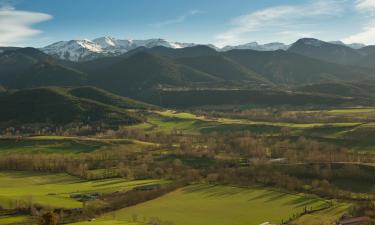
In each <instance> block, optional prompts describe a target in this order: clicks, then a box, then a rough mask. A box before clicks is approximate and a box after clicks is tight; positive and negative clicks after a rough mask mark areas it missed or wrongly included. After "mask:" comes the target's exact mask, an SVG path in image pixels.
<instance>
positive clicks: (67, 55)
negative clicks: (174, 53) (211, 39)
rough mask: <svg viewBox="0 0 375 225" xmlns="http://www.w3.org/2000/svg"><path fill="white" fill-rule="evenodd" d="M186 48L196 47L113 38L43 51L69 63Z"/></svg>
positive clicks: (59, 45) (56, 45)
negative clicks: (138, 50)
mask: <svg viewBox="0 0 375 225" xmlns="http://www.w3.org/2000/svg"><path fill="white" fill-rule="evenodd" d="M156 46H164V47H167V48H176V49H177V48H186V47H192V46H195V44H193V43H180V42H169V41H166V40H164V39H148V40H120V39H115V38H112V37H100V38H96V39H94V40H72V41H60V42H56V43H54V44H51V45H49V46H46V47H44V48H42V49H41V50H42V51H43V52H45V53H47V54H49V55H52V56H55V57H58V58H60V59H63V60H69V61H87V60H91V59H94V58H99V57H105V56H116V55H121V54H124V53H126V52H128V51H130V50H132V49H135V48H138V47H146V48H153V47H156Z"/></svg>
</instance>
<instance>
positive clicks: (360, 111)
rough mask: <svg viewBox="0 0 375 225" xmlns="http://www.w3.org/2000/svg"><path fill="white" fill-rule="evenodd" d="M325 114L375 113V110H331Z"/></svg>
mask: <svg viewBox="0 0 375 225" xmlns="http://www.w3.org/2000/svg"><path fill="white" fill-rule="evenodd" d="M327 112H329V113H335V114H339V113H345V114H346V113H370V112H375V108H345V109H333V110H328V111H327Z"/></svg>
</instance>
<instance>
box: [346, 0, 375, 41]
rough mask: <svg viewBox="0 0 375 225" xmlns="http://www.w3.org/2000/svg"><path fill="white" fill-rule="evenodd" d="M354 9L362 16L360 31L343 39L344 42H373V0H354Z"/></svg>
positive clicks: (374, 24) (374, 33) (374, 35)
mask: <svg viewBox="0 0 375 225" xmlns="http://www.w3.org/2000/svg"><path fill="white" fill-rule="evenodd" d="M354 6H355V9H356V10H357V12H358V13H359V14H360V15H361V16H362V24H360V25H359V26H360V31H359V32H358V33H356V34H352V35H350V36H349V37H346V38H344V39H343V41H344V42H345V43H364V44H374V43H375V0H356V1H355V5H354Z"/></svg>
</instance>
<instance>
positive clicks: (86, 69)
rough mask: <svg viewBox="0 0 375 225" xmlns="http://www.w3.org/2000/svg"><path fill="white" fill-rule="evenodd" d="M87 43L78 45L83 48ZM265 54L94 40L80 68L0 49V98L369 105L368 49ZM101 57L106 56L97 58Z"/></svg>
mask: <svg viewBox="0 0 375 225" xmlns="http://www.w3.org/2000/svg"><path fill="white" fill-rule="evenodd" d="M115 41H116V43H115ZM74 43H76V41H74ZM92 43H94V41H87V42H82V43H81V44H82V45H83V46H86V48H89V47H88V46H89V45H92ZM130 43H133V44H130ZM135 43H136V44H135ZM99 44H100V46H99ZM69 45H70V44H68V43H65V44H64V43H63V42H61V43H60V44H58V45H55V48H56V49H57V50H59V51H60V50H61V51H60V52H63V51H65V50H67V49H70V48H69V47H67V46H69ZM138 45H139V47H136V46H138ZM59 46H63V47H62V48H61V49H60V48H59ZM80 46H81V45H80ZM83 46H81V47H82V48H83ZM95 46H96V47H95ZM98 46H99V47H98ZM116 46H117V47H118V46H123V50H122V51H120V50H116V49H117V47H116ZM129 46H132V47H129ZM254 46H256V45H255V44H250V45H248V46H247V47H248V48H250V47H254ZM269 46H272V47H274V48H273V49H276V50H267V51H265V50H264V49H262V50H261V51H259V50H253V49H247V48H246V46H240V47H238V48H231V49H230V48H227V49H226V51H224V50H218V49H215V48H213V47H212V46H207V45H195V44H183V43H169V42H163V40H161V39H152V41H151V40H149V41H133V42H126V41H125V42H122V41H119V40H114V39H108V38H101V39H96V40H95V44H94V47H95V48H93V49H94V50H95V51H97V52H96V53H95V54H100V56H98V55H97V56H95V57H94V55H93V54H92V52H93V51H94V50H92V51H91V50H90V51H89V50H87V49H86V50H87V51H81V53H82V54H83V53H85V52H86V53H85V54H86V56H85V57H88V58H86V59H85V60H83V58H81V55H80V54H78V53H79V52H80V50H77V52H76V53H77V54H78V55H74V54H73V55H74V57H75V59H77V61H76V60H67V59H69V57H61V55H59V54H54V53H51V52H49V54H47V53H46V52H47V51H46V50H45V48H44V49H35V48H1V53H0V87H1V88H0V92H1V93H2V94H1V95H4V93H8V92H10V93H12V92H13V91H14V90H15V89H17V90H20V89H22V90H25V89H30V88H34V89H35V88H41V87H46V86H58V87H63V88H77V87H82V86H91V87H95V88H100V89H101V90H102V91H106V92H109V93H112V94H116V95H119V96H123V97H130V98H133V99H136V100H138V101H143V102H147V103H151V104H154V105H159V106H163V107H164V106H165V107H190V106H197V105H210V104H262V105H270V104H271V105H275V104H276V105H277V104H281V105H282V104H292V105H310V104H318V105H319V104H329V105H337V104H354V103H355V104H372V103H373V99H374V98H373V97H374V93H375V90H374V88H372V86H371V85H366V84H374V80H375V68H374V65H373V63H372V62H373V60H372V59H373V58H374V57H375V47H374V46H366V47H363V48H353V47H348V46H345V45H342V44H339V43H329V42H323V41H320V40H317V39H307V38H305V39H300V40H298V41H297V42H296V43H294V44H292V45H291V46H290V47H288V48H287V49H286V50H285V48H284V49H278V48H281V47H282V46H283V45H282V44H279V43H277V44H271V45H269ZM275 46H279V47H275ZM258 47H259V46H258ZM284 47H285V46H284ZM90 48H91V47H90ZM50 49H51V48H50ZM103 49H106V56H103V55H101V54H102V51H104V50H103ZM73 52H75V51H73ZM66 55H67V53H66ZM69 56H72V55H69ZM90 57H92V58H91V59H90V60H89V58H90ZM47 93H50V92H47Z"/></svg>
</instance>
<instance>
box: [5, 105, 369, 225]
mask: <svg viewBox="0 0 375 225" xmlns="http://www.w3.org/2000/svg"><path fill="white" fill-rule="evenodd" d="M255 110H259V111H254V109H250V111H246V109H245V110H244V111H239V112H234V113H233V112H227V111H226V110H222V111H220V110H218V111H215V112H211V111H209V110H206V111H204V110H200V111H199V110H198V111H194V110H191V111H188V112H184V111H173V110H164V111H162V110H160V109H158V110H149V111H147V112H143V113H144V115H145V116H146V118H147V119H146V120H144V121H143V122H142V123H139V124H136V125H130V126H120V127H119V128H118V129H113V130H107V131H105V132H100V133H97V134H96V135H81V136H78V135H70V134H68V133H66V134H64V135H62V134H57V133H54V132H49V133H48V134H44V135H24V136H20V135H18V136H16V135H13V136H12V135H4V136H3V137H1V138H0V155H1V158H0V166H1V168H2V170H1V172H0V184H1V185H0V206H1V207H2V208H3V209H4V210H18V209H19V208H21V209H23V208H22V207H26V208H28V207H29V206H30V205H35V206H37V207H40V208H41V209H40V211H41V212H40V213H44V212H46V210H48V209H59V210H61V209H64V210H67V211H66V212H65V214H66V215H65V216H64V218H63V221H64V223H68V224H71V225H88V224H94V225H96V224H98V225H107V224H108V225H109V224H111V225H112V224H115V225H116V224H118V225H148V224H153V223H154V224H162V225H164V224H176V225H177V224H178V225H206V224H216V225H232V224H234V223H235V224H236V225H259V224H261V223H264V222H272V223H276V224H281V223H282V222H289V223H290V224H293V225H315V224H323V225H329V224H331V223H333V222H335V221H337V220H338V219H339V218H340V217H341V216H342V215H343V214H345V213H348V212H350V210H352V207H353V204H352V200H354V201H357V200H360V201H363V199H368V198H372V197H373V196H372V194H371V190H372V187H373V185H372V184H373V181H374V180H375V178H374V177H373V175H372V174H373V166H372V165H373V164H374V163H375V158H374V159H373V158H372V151H373V150H374V145H373V144H372V141H371V137H372V136H371V135H372V134H371V132H369V131H371V130H372V129H373V127H374V126H373V122H372V121H371V118H370V119H369V117H368V114H371V115H372V113H373V112H374V111H373V109H372V108H350V109H349V108H348V109H341V108H340V109H323V110H322V109H314V110H311V109H304V110H301V109H298V110H296V109H290V110H286V111H283V110H284V109H278V110H280V112H278V113H277V115H279V116H272V115H273V114H275V112H273V111H272V110H270V109H262V110H260V109H255ZM274 110H275V109H274ZM305 117H306V118H307V119H304V118H305ZM77 129H78V128H77ZM85 129H86V128H85ZM363 134H366V135H367V136H363ZM361 154H366V157H365V158H364V157H362V156H361ZM364 159H365V160H364ZM354 162H355V163H354ZM354 174H355V175H354ZM153 184H157V185H159V184H160V185H161V186H160V187H159V186H158V187H157V188H156V189H155V190H153V189H150V190H148V189H147V188H146V190H145V191H142V190H140V191H139V190H138V191H137V190H136V189H135V187H144V186H146V187H147V186H148V185H153ZM93 193H98V194H99V196H100V197H99V198H98V199H96V200H83V201H82V200H81V199H77V198H73V197H72V196H74V195H77V194H84V195H90V194H93ZM348 198H349V199H348ZM38 209H39V208H38ZM73 209H81V210H82V211H79V212H80V213H79V214H78V215H75V214H71V211H69V210H73ZM23 210H24V209H23ZM26 211H27V210H26ZM13 212H14V211H11V214H6V215H4V216H1V217H0V224H2V223H4V224H6V225H8V224H12V225H13V224H17V223H26V224H27V223H28V221H34V222H35V221H37V219H38V216H35V215H33V216H30V215H29V214H27V213H13ZM22 212H24V211H22ZM57 214H58V213H57ZM93 218H94V220H92V219H93ZM89 220H92V221H89ZM30 223H31V222H30Z"/></svg>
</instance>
